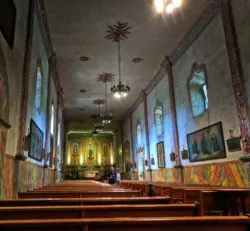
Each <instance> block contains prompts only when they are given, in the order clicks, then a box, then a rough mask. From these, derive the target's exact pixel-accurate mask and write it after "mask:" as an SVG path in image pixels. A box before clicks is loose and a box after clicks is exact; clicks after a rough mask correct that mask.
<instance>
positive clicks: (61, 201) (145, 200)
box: [0, 197, 170, 207]
mask: <svg viewBox="0 0 250 231" xmlns="http://www.w3.org/2000/svg"><path fill="white" fill-rule="evenodd" d="M169 202H170V198H168V197H114V198H110V197H100V198H54V199H46V198H42V199H17V200H0V206H1V207H3V206H5V207H7V206H53V205H56V206H65V205H112V204H169Z"/></svg>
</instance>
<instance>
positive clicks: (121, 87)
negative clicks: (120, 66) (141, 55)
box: [111, 81, 130, 99]
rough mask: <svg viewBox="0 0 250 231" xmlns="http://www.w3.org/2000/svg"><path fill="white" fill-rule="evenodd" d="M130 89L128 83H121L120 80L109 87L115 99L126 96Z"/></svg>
mask: <svg viewBox="0 0 250 231" xmlns="http://www.w3.org/2000/svg"><path fill="white" fill-rule="evenodd" d="M129 91H130V87H129V86H128V85H125V84H122V83H121V81H119V83H118V84H117V85H114V86H113V87H111V92H112V93H113V94H114V97H115V98H117V99H121V98H125V97H127V95H128V93H129Z"/></svg>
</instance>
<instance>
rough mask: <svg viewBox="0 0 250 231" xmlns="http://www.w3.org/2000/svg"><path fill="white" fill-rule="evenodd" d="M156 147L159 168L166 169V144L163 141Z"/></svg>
mask: <svg viewBox="0 0 250 231" xmlns="http://www.w3.org/2000/svg"><path fill="white" fill-rule="evenodd" d="M156 145H157V158H158V168H165V153H164V142H163V141H161V142H159V143H157V144H156Z"/></svg>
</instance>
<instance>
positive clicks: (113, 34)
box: [105, 22, 131, 99]
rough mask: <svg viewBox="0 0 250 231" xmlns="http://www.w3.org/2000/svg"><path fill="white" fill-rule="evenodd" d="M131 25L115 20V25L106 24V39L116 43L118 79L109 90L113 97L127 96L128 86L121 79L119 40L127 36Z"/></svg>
mask: <svg viewBox="0 0 250 231" xmlns="http://www.w3.org/2000/svg"><path fill="white" fill-rule="evenodd" d="M130 29H131V27H130V26H128V23H121V22H117V23H116V24H115V25H108V30H107V31H106V33H107V35H106V36H105V38H106V39H108V40H112V42H116V43H117V44H118V73H119V81H118V84H117V85H114V86H112V87H111V92H112V93H113V94H114V97H115V98H117V99H121V98H125V97H127V95H128V93H129V91H130V87H129V86H128V85H126V84H124V83H122V80H121V44H120V41H121V40H124V39H126V38H127V35H128V34H130V31H129V30H130Z"/></svg>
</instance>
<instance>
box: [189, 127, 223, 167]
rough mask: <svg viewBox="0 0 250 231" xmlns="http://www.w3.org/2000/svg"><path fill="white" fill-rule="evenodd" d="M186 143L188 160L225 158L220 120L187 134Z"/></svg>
mask: <svg viewBox="0 0 250 231" xmlns="http://www.w3.org/2000/svg"><path fill="white" fill-rule="evenodd" d="M187 143H188V151H189V160H190V162H198V161H205V160H214V159H221V158H226V150H225V144H224V136H223V130H222V123H221V122H219V123H216V124H213V125H210V126H208V127H206V128H203V129H200V130H198V131H195V132H192V133H190V134H188V135H187Z"/></svg>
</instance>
